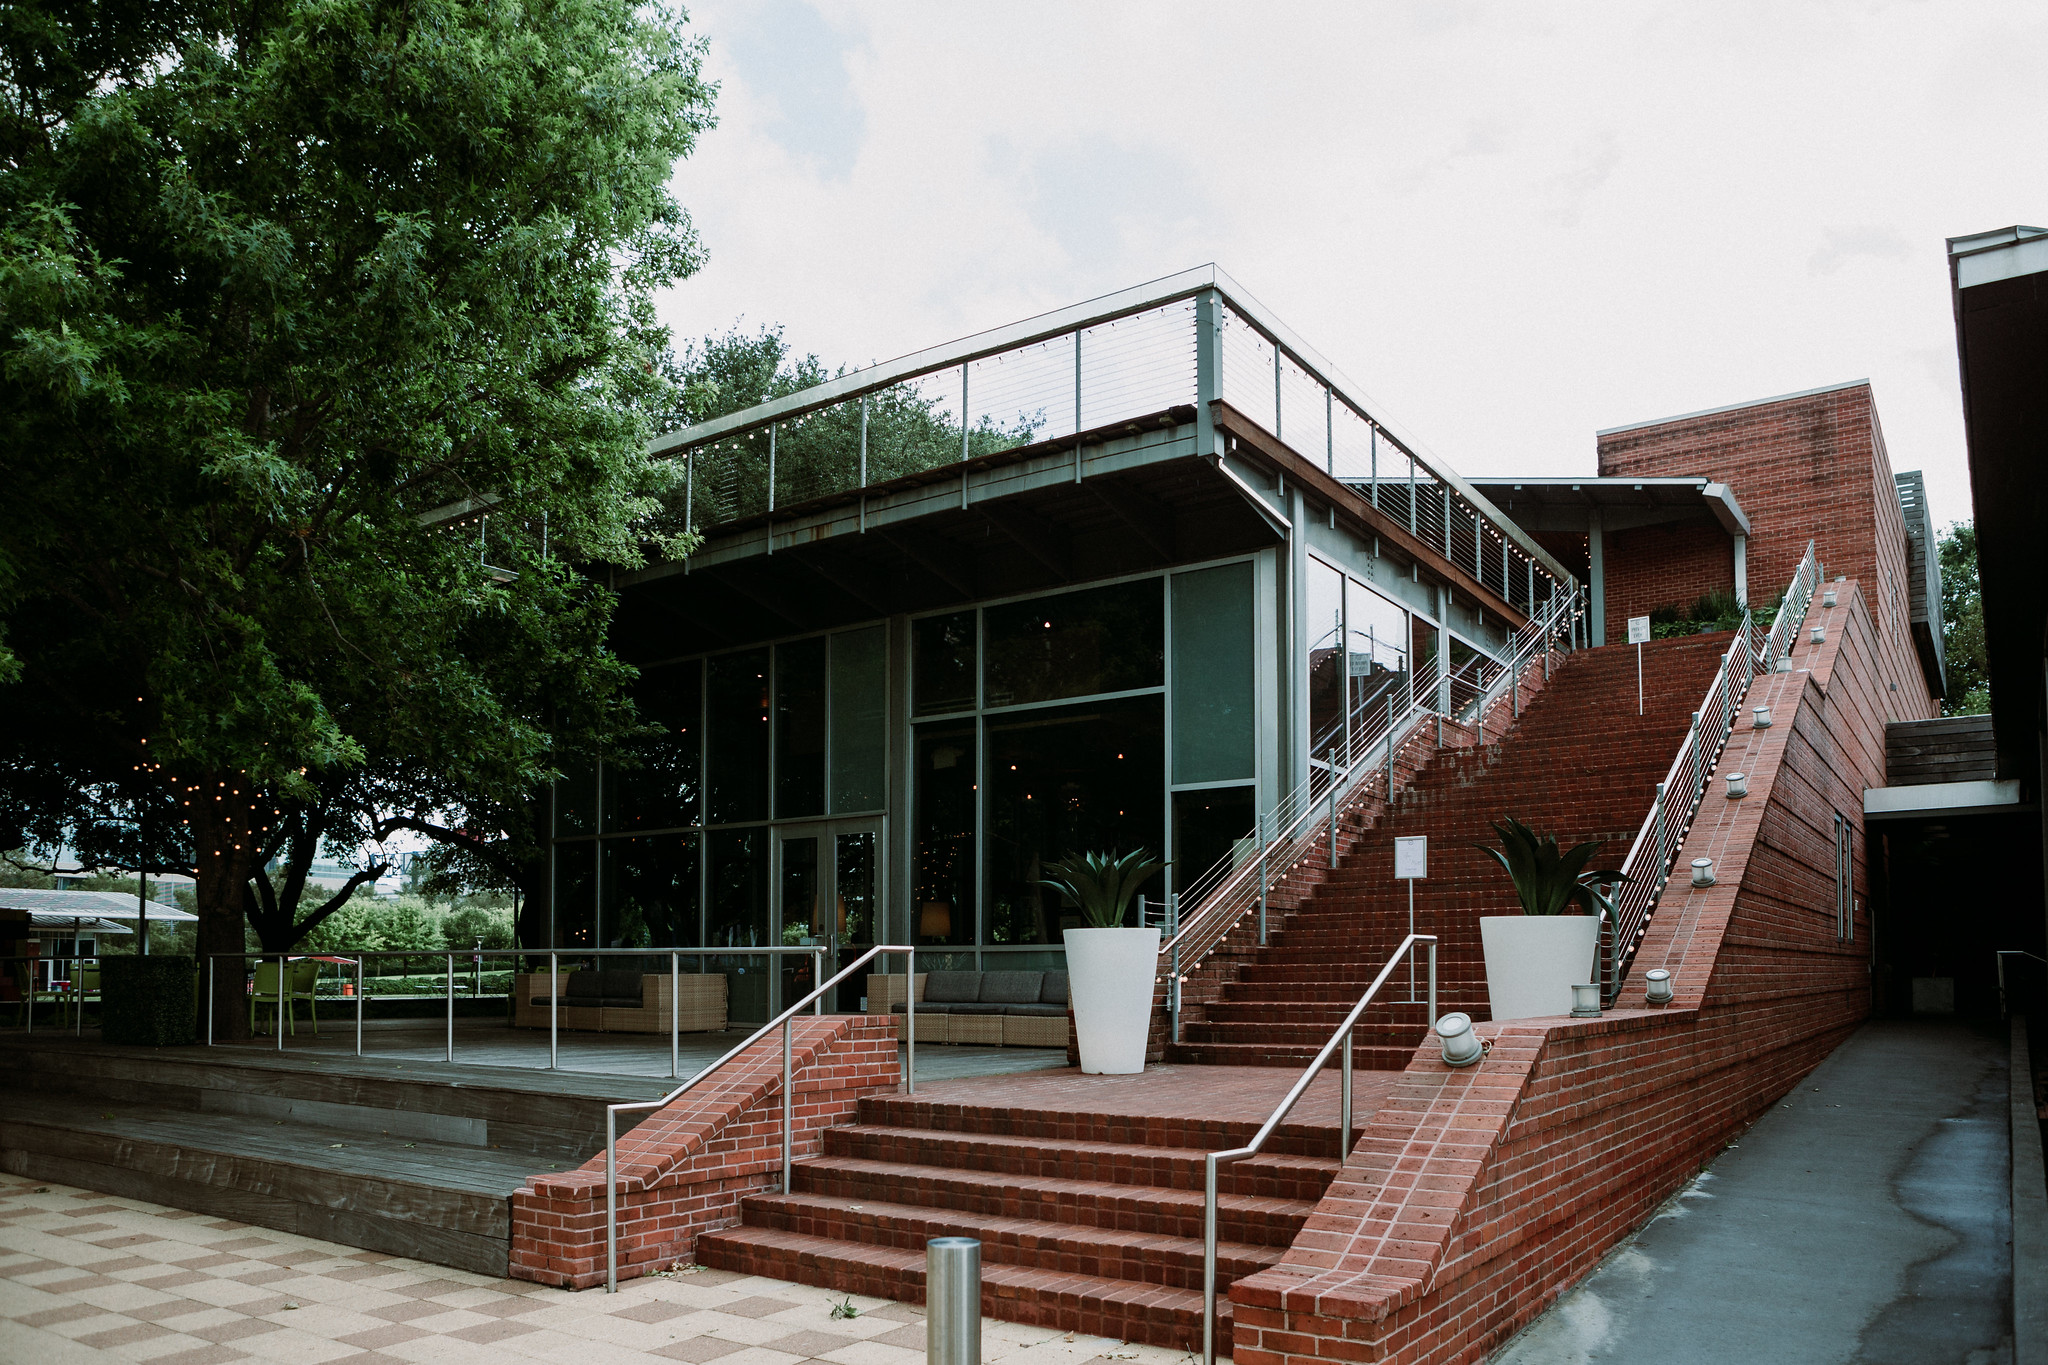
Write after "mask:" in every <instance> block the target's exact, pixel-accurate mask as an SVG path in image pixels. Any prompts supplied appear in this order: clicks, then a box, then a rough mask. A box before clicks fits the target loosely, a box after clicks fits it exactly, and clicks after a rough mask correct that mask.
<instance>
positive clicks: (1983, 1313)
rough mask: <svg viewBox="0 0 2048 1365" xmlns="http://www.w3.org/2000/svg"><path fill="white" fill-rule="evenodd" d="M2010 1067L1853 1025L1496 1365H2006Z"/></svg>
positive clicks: (2000, 1050) (1966, 1049)
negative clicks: (1619, 1364) (1637, 1363)
mask: <svg viewBox="0 0 2048 1365" xmlns="http://www.w3.org/2000/svg"><path fill="white" fill-rule="evenodd" d="M2007 1056H2008V1041H2007V1039H2006V1037H2005V1036H2004V1033H2003V1032H2002V1030H1999V1031H1994V1030H1991V1029H1985V1030H1974V1029H1972V1028H1971V1027H1969V1026H1968V1025H1965V1024H1958V1023H1953V1022H1938V1021H1922V1020H1913V1021H1892V1020H1886V1021H1878V1022H1873V1023H1870V1024H1867V1025H1865V1026H1864V1027H1863V1028H1862V1029H1860V1030H1858V1031H1857V1033H1856V1034H1855V1035H1854V1036H1853V1037H1851V1038H1850V1039H1849V1041H1848V1042H1846V1043H1844V1044H1843V1045H1842V1046H1841V1047H1840V1048H1839V1049H1837V1050H1836V1051H1835V1053H1834V1055H1832V1056H1830V1057H1829V1058H1828V1059H1827V1060H1826V1061H1825V1062H1823V1063H1821V1065H1820V1066H1818V1067H1816V1068H1815V1069H1814V1071H1813V1073H1812V1074H1811V1075H1809V1076H1807V1077H1806V1078H1805V1079H1804V1080H1802V1081H1800V1083H1799V1084H1798V1085H1797V1086H1796V1087H1795V1088H1794V1089H1793V1091H1792V1092H1791V1093H1790V1094H1788V1095H1786V1096H1785V1097H1784V1098H1783V1099H1782V1100H1781V1101H1779V1103H1778V1104H1776V1105H1774V1106H1772V1108H1771V1110H1770V1111H1769V1112H1768V1113H1767V1114H1766V1115H1765V1116H1764V1117H1763V1118H1762V1119H1760V1120H1759V1121H1758V1122H1757V1123H1756V1124H1755V1125H1754V1126H1753V1127H1752V1128H1751V1129H1750V1130H1749V1131H1748V1132H1746V1133H1744V1134H1743V1135H1742V1137H1741V1138H1740V1139H1738V1141H1737V1143H1736V1144H1735V1145H1733V1146H1731V1147H1730V1148H1728V1150H1727V1151H1725V1152H1724V1153H1722V1155H1721V1156H1720V1157H1718V1158H1717V1159H1716V1160H1715V1161H1714V1163H1713V1165H1712V1166H1711V1167H1710V1168H1709V1169H1708V1170H1707V1171H1705V1172H1703V1173H1702V1174H1701V1175H1700V1176H1699V1177H1698V1178H1697V1179H1696V1180H1695V1181H1694V1182H1693V1183H1692V1184H1691V1185H1689V1186H1688V1187H1687V1188H1686V1189H1685V1190H1683V1191H1681V1192H1680V1193H1679V1194H1678V1195H1677V1196H1676V1197H1675V1198H1673V1199H1672V1200H1671V1201H1670V1202H1669V1203H1668V1204H1666V1205H1665V1207H1664V1208H1663V1209H1662V1210H1660V1211H1659V1212H1658V1214H1657V1215H1656V1217H1655V1218H1653V1219H1652V1220H1651V1221H1650V1223H1649V1224H1648V1225H1647V1226H1645V1227H1644V1228H1643V1229H1642V1230H1641V1231H1640V1232H1638V1233H1637V1234H1636V1235H1635V1236H1634V1237H1633V1238H1632V1239H1630V1240H1629V1241H1627V1242H1624V1243H1623V1244H1622V1245H1621V1246H1620V1247H1619V1248H1617V1249H1616V1250H1615V1251H1614V1252H1613V1253H1612V1254H1611V1255H1610V1256H1609V1257H1608V1258H1607V1259H1606V1261H1604V1262H1603V1263H1602V1264H1601V1265H1600V1267H1599V1268H1598V1269H1597V1270H1595V1271H1594V1272H1593V1274H1591V1275H1589V1276H1588V1277H1587V1278H1586V1279H1585V1280H1584V1281H1582V1282H1581V1283H1580V1284H1579V1285H1578V1286H1577V1287H1576V1288H1574V1289H1573V1290H1571V1291H1570V1292H1569V1293H1567V1294H1566V1295H1565V1296H1564V1297H1563V1298H1562V1299H1560V1300H1559V1301H1558V1302H1557V1303H1556V1304H1555V1305H1553V1306H1552V1308H1551V1309H1550V1311H1549V1312H1547V1313H1545V1314H1544V1315H1543V1316H1542V1317H1540V1318H1538V1319H1537V1320H1536V1321H1535V1322H1534V1323H1532V1324H1531V1325H1530V1326H1529V1327H1528V1329H1527V1330H1525V1331H1524V1332H1523V1333H1522V1334H1521V1335H1520V1336H1518V1337H1517V1338H1515V1340H1513V1341H1512V1342H1510V1343H1509V1344H1508V1345H1507V1346H1506V1347H1505V1348H1504V1349H1503V1350H1502V1351H1501V1352H1499V1353H1498V1354H1497V1355H1495V1356H1494V1358H1493V1359H1494V1362H1495V1365H1567V1363H1569V1365H1578V1363H1579V1362H1588V1361H1620V1360H1654V1361H1658V1362H1660V1365H1695V1362H1697V1365H1727V1362H1730V1361H1752V1360H1753V1361H1770V1362H1773V1365H1809V1362H1810V1363H1812V1365H1820V1362H1854V1363H1855V1365H1934V1363H1935V1362H1949V1361H1954V1362H1959V1363H1964V1362H1966V1363H1967V1365H1993V1363H1994V1362H2001V1363H2002V1362H2009V1361H2010V1360H2011V1359H2012V1346H2013V1344H2012V1339H2011V1331H2012V1240H2011V1239H2012V1232H2011V1214H2010V1208H2009V1200H2010V1189H2009V1185H2008V1179H2007V1167H2008V1162H2009V1146H2010V1143H2009V1139H2008V1130H2007V1091H2006V1071H2007ZM1671 1102H1672V1103H1683V1102H1684V1097H1682V1096H1672V1097H1671Z"/></svg>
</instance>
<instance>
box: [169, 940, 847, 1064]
mask: <svg viewBox="0 0 2048 1365" xmlns="http://www.w3.org/2000/svg"><path fill="white" fill-rule="evenodd" d="M829 952H830V949H829V948H827V947H825V946H824V945H822V944H821V945H816V946H806V947H779V946H778V947H765V946H764V947H748V948H744V949H740V950H727V951H711V950H706V949H683V948H666V949H664V948H554V949H535V948H462V949H454V950H442V951H438V952H437V951H433V950H430V949H418V948H377V949H360V948H344V949H326V950H322V951H321V952H319V953H317V954H309V953H250V952H242V953H209V954H207V955H206V1007H205V1008H206V1045H207V1046H208V1047H214V1046H217V1044H216V1043H215V1041H214V1023H215V1019H214V1016H215V1013H216V1011H215V1008H214V1004H213V1002H214V1000H215V998H216V997H215V987H216V986H217V985H218V982H219V963H220V961H221V960H222V959H223V958H225V959H227V960H230V961H233V962H235V963H237V964H238V967H239V969H240V971H241V972H242V975H243V979H244V983H245V984H244V995H243V997H242V998H244V999H246V1000H247V1001H248V1002H249V1003H250V1004H251V1005H252V1006H254V1007H258V1008H261V1007H269V1008H272V1009H274V1010H275V1011H276V1014H275V1023H274V1024H273V1030H274V1032H275V1033H276V1035H277V1051H279V1052H282V1051H283V1050H284V1037H285V1024H286V1021H287V1018H288V1016H289V1014H290V1012H291V1010H292V1009H293V1008H294V1007H295V1006H296V1005H297V1004H299V1003H300V1002H302V1001H303V1002H309V1008H310V1007H317V1005H319V1004H341V1005H344V1006H345V1005H348V1004H353V1005H354V1006H355V1055H356V1056H358V1057H360V1056H362V1055H363V1011H364V1008H365V1007H366V1006H367V1005H368V1004H369V1003H370V1002H371V1001H372V1000H373V999H374V1000H385V1001H390V1000H431V999H433V998H434V996H432V995H430V994H426V993H423V992H419V991H393V992H387V993H384V994H381V995H372V993H371V991H370V989H369V988H370V986H371V985H372V984H373V983H375V982H376V981H377V980H378V978H377V977H375V976H367V975H366V970H367V967H368V964H370V963H372V962H383V961H391V960H398V961H412V960H418V959H421V958H426V959H429V960H432V961H436V962H440V963H441V964H442V966H443V972H442V977H443V982H444V987H443V991H442V995H441V998H442V999H443V1001H444V1004H445V1009H446V1046H445V1050H444V1060H445V1061H448V1062H453V1061H454V1060H455V1002H456V1001H457V1000H460V999H464V998H468V997H464V996H462V995H459V994H458V993H457V992H456V982H457V980H458V976H457V973H456V960H457V959H458V958H460V959H464V960H466V961H468V962H470V963H471V964H472V965H474V966H475V967H477V968H478V969H479V971H480V970H481V967H482V964H483V961H484V959H485V958H512V959H515V962H514V967H515V975H514V984H515V986H516V981H517V973H516V967H517V962H516V959H519V958H524V959H526V961H527V962H528V964H529V965H531V964H533V963H536V962H538V961H541V960H545V961H546V962H547V979H548V1069H549V1070H550V1071H556V1070H560V1069H561V1034H562V1011H563V1010H565V1009H567V1010H572V1011H574V1010H579V1009H581V1008H583V1007H581V1006H579V1005H577V1004H576V1003H575V1001H573V1000H571V1001H570V1002H569V1003H568V1004H566V1005H565V1004H564V1003H563V1000H564V992H565V989H566V983H567V981H568V978H569V977H570V976H571V975H572V974H573V973H574V972H575V971H576V970H577V969H578V968H577V966H576V965H573V964H580V963H581V962H583V961H585V960H588V959H597V960H602V959H605V958H630V959H633V960H635V961H640V962H646V961H649V960H653V961H657V962H658V961H660V960H662V959H663V958H666V959H667V960H668V984H669V990H668V999H669V1030H668V1034H669V1075H670V1076H671V1077H677V1078H679V1077H681V1075H682V979H683V977H684V976H685V975H694V974H695V973H685V972H684V971H683V969H682V964H683V959H685V958H692V959H697V965H698V969H699V972H702V971H703V969H704V968H705V965H706V960H707V959H711V958H720V959H730V958H754V957H770V958H775V957H809V958H810V959H811V980H812V981H816V980H817V979H818V976H819V974H820V972H822V971H823V969H824V961H825V957H826V955H827V954H828V953H829ZM870 956H872V954H870ZM564 959H567V960H568V961H569V962H570V963H571V964H572V966H571V967H570V969H569V971H566V972H565V971H563V970H562V962H563V960H564ZM319 960H325V961H327V962H330V963H333V964H334V965H336V966H339V967H346V968H353V969H354V972H355V979H354V981H353V982H351V983H348V984H350V985H352V986H353V988H354V989H352V990H349V991H347V992H345V993H344V994H342V995H338V996H337V995H320V994H317V993H316V991H315V990H314V989H312V988H311V987H310V986H308V987H306V988H305V989H302V988H301V985H300V983H298V982H296V981H294V980H293V979H292V972H291V968H292V967H293V966H294V965H296V964H299V963H306V962H317V961H319ZM862 960H863V961H865V960H866V959H865V958H863V959H862ZM251 963H254V964H255V968H254V971H253V972H252V971H251V967H250V964H251ZM271 964H275V970H274V971H271V972H265V971H264V968H265V967H266V966H269V965H271ZM252 976H253V978H254V979H253V980H251V977H252ZM813 995H814V996H816V993H815V992H814V993H813ZM806 998H807V999H809V998H812V997H806ZM816 998H818V999H820V1000H822V996H816ZM819 1008H820V1012H822V1008H823V1007H822V1005H820V1007H819Z"/></svg>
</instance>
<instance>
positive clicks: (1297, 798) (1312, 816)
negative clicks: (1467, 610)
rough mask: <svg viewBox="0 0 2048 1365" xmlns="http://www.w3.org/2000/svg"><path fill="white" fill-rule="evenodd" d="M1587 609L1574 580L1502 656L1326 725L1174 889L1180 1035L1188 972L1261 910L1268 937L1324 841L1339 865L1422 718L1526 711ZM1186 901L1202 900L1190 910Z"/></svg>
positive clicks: (1171, 956) (1173, 1001)
mask: <svg viewBox="0 0 2048 1365" xmlns="http://www.w3.org/2000/svg"><path fill="white" fill-rule="evenodd" d="M1581 610H1582V608H1581V602H1580V597H1579V593H1578V589H1577V587H1576V585H1574V586H1573V587H1572V588H1571V589H1569V590H1568V591H1566V592H1564V593H1560V594H1557V595H1555V596H1553V597H1552V598H1551V599H1550V600H1549V602H1547V603H1546V604H1544V606H1543V608H1542V610H1541V614H1540V615H1538V616H1536V617H1535V618H1533V619H1532V620H1531V621H1530V622H1529V623H1528V624H1527V625H1526V626H1524V627H1523V628H1522V629H1521V630H1519V631H1517V632H1516V633H1515V635H1514V636H1513V637H1512V638H1511V639H1510V640H1509V642H1508V643H1509V647H1508V649H1507V650H1506V651H1504V655H1503V657H1500V658H1492V657H1489V656H1486V655H1480V656H1478V657H1476V658H1475V659H1473V660H1471V661H1469V662H1468V663H1467V664H1465V665H1463V666H1462V667H1457V668H1452V667H1449V666H1448V661H1446V660H1438V661H1434V662H1433V663H1432V665H1431V666H1430V667H1429V668H1428V669H1427V670H1418V671H1417V674H1416V675H1415V681H1414V682H1413V683H1412V684H1410V685H1408V686H1406V687H1404V688H1401V689H1400V690H1399V692H1398V693H1396V694H1395V695H1393V696H1389V697H1387V698H1386V699H1385V700H1382V699H1381V698H1378V697H1375V698H1373V699H1372V700H1371V701H1370V702H1368V703H1367V709H1368V714H1365V715H1356V714H1354V715H1353V716H1349V717H1347V718H1346V721H1345V724H1344V726H1343V727H1342V737H1341V739H1339V738H1338V737H1337V735H1336V733H1335V732H1334V730H1333V731H1331V732H1326V742H1325V744H1324V748H1323V751H1322V752H1321V753H1320V754H1318V755H1316V756H1315V761H1313V762H1312V764H1311V767H1310V770H1309V774H1308V777H1307V778H1306V780H1304V781H1303V782H1301V783H1299V784H1298V785H1296V787H1295V788H1294V790H1293V791H1291V792H1289V793H1288V794H1287V795H1286V796H1285V797H1283V798H1282V799H1281V800H1280V801H1279V802H1278V803H1277V804H1276V806H1275V808H1274V809H1273V810H1272V811H1271V812H1269V813H1267V814H1266V815H1265V816H1263V817H1262V818H1261V820H1260V821H1259V823H1258V825H1257V826H1256V827H1254V828H1253V829H1252V830H1251V831H1250V833H1249V834H1248V835H1247V836H1246V837H1245V838H1244V839H1240V840H1239V841H1237V847H1236V849H1234V850H1233V851H1232V852H1231V853H1229V854H1226V855H1225V856H1224V857H1223V858H1221V859H1219V860H1218V861H1217V862H1216V863H1215V864H1214V865H1212V866H1211V867H1210V868H1208V869H1207V870H1206V871H1204V872H1203V873H1202V874H1201V875H1200V876H1199V877H1197V878H1196V879H1195V880H1194V881H1193V882H1192V883H1191V884H1190V885H1189V886H1188V888H1187V889H1186V891H1185V892H1183V893H1182V894H1180V895H1178V896H1176V897H1173V898H1171V901H1170V904H1169V924H1170V926H1171V927H1170V929H1169V931H1168V933H1167V934H1166V935H1165V936H1164V941H1163V942H1162V943H1161V944H1160V947H1159V962H1160V972H1161V974H1162V977H1163V979H1164V980H1165V981H1166V983H1167V1002H1166V1003H1167V1010H1168V1014H1169V1020H1170V1027H1171V1029H1172V1033H1173V1036H1174V1038H1175V1039H1176V1040H1177V1039H1178V1037H1179V1033H1180V993H1181V986H1182V984H1183V981H1182V977H1183V974H1184V973H1185V972H1186V971H1188V970H1191V969H1193V968H1194V967H1195V966H1197V965H1199V963H1200V962H1201V960H1202V959H1203V958H1205V957H1207V956H1208V955H1209V954H1210V953H1211V952H1213V951H1214V950H1215V949H1216V947H1217V946H1218V945H1220V944H1221V943H1222V941H1223V939H1224V938H1225V937H1226V936H1228V935H1229V934H1230V932H1231V931H1232V930H1233V929H1235V928H1237V927H1238V926H1239V925H1240V924H1242V923H1244V922H1245V921H1246V920H1247V919H1254V921H1255V924H1256V927H1257V932H1258V941H1259V942H1260V943H1264V942H1265V941H1266V932H1267V924H1266V918H1267V903H1268V900H1269V898H1270V896H1271V894H1272V890H1273V888H1274V887H1275V886H1276V885H1278V884H1281V883H1283V882H1284V881H1285V880H1286V879H1287V877H1288V876H1289V875H1290V874H1291V873H1293V872H1294V870H1295V869H1296V868H1298V867H1300V866H1301V865H1303V864H1304V863H1305V862H1306V861H1307V860H1308V859H1309V858H1310V857H1312V856H1313V855H1314V854H1315V853H1316V852H1317V851H1318V850H1319V849H1321V850H1323V851H1324V852H1326V853H1327V856H1328V858H1329V862H1330V865H1331V866H1333V867H1334V866H1335V865H1336V859H1337V845H1338V840H1337V823H1338V817H1339V814H1340V813H1341V812H1342V811H1343V810H1344V809H1345V808H1346V807H1347V806H1348V805H1349V804H1350V802H1351V801H1352V800H1354V799H1355V798H1356V797H1358V796H1359V795H1362V794H1363V793H1364V792H1365V791H1367V790H1369V789H1370V788H1369V786H1368V784H1369V783H1371V781H1372V779H1374V778H1376V777H1378V776H1379V775H1380V774H1381V773H1382V772H1384V773H1385V776H1386V787H1385V791H1386V794H1387V795H1388V796H1389V797H1391V796H1392V794H1393V781H1394V768H1395V764H1396V762H1397V759H1398V756H1399V754H1400V752H1401V749H1402V747H1403V746H1404V744H1405V743H1406V742H1407V740H1408V739H1409V737H1410V736H1412V735H1413V734H1414V733H1415V732H1416V731H1417V729H1418V728H1419V727H1421V726H1423V725H1425V724H1427V723H1429V722H1431V721H1433V720H1436V719H1439V718H1444V719H1452V720H1463V721H1467V722H1476V723H1483V722H1484V720H1485V718H1486V713H1487V711H1488V709H1489V708H1490V707H1491V706H1492V705H1493V704H1494V703H1495V702H1497V701H1499V700H1501V699H1502V698H1503V696H1504V695H1506V694H1509V693H1510V692H1511V694H1512V698H1513V700H1512V705H1513V706H1514V708H1515V713H1516V715H1517V716H1519V715H1520V713H1521V688H1520V686H1519V682H1520V680H1521V678H1522V677H1523V675H1524V674H1525V673H1526V671H1527V670H1528V669H1529V668H1531V667H1533V666H1534V665H1535V663H1536V661H1537V658H1538V656H1539V655H1541V657H1542V659H1543V664H1544V668H1545V670H1546V672H1547V670H1548V668H1549V661H1550V655H1551V653H1552V652H1553V650H1554V647H1555V646H1556V644H1557V642H1558V641H1559V640H1560V638H1569V637H1570V636H1571V635H1572V634H1573V633H1575V627H1576V625H1577V622H1578V618H1579V615H1580V613H1581ZM1182 905H1191V906H1193V907H1194V908H1193V910H1192V911H1191V912H1190V913H1188V914H1186V915H1185V916H1182V915H1181V914H1180V913H1179V907H1180V906H1182Z"/></svg>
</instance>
